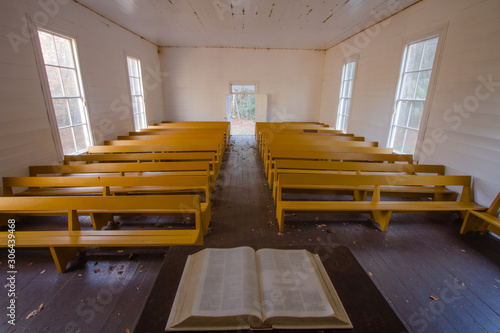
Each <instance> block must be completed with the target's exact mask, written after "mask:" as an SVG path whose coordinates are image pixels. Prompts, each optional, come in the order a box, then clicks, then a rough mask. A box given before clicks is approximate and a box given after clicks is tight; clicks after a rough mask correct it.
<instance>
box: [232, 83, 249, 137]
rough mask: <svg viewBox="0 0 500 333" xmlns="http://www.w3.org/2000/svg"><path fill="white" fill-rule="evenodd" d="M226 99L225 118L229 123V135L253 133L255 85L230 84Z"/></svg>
mask: <svg viewBox="0 0 500 333" xmlns="http://www.w3.org/2000/svg"><path fill="white" fill-rule="evenodd" d="M230 90H231V93H230V94H228V95H227V98H226V118H227V119H228V121H230V122H231V135H253V134H254V133H255V93H256V91H255V90H256V89H255V84H230Z"/></svg>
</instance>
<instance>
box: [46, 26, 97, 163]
mask: <svg viewBox="0 0 500 333" xmlns="http://www.w3.org/2000/svg"><path fill="white" fill-rule="evenodd" d="M38 37H39V40H40V47H41V50H42V56H43V63H44V65H45V73H46V74H47V80H48V84H49V88H50V97H51V102H52V103H48V105H52V107H53V111H54V114H55V118H56V123H57V132H58V134H59V138H60V142H61V146H62V150H63V154H65V155H72V154H78V153H82V152H84V151H86V150H87V147H88V146H90V145H91V144H92V136H91V133H90V127H89V125H88V124H89V121H88V113H87V109H86V103H85V97H84V93H83V88H82V80H81V76H80V69H79V66H78V61H77V60H78V58H77V56H76V51H75V49H76V43H75V40H74V39H72V38H69V37H66V36H62V35H58V34H55V33H51V32H48V31H44V30H38ZM47 98H48V97H47Z"/></svg>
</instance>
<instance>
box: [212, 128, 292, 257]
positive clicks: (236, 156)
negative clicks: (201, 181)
mask: <svg viewBox="0 0 500 333" xmlns="http://www.w3.org/2000/svg"><path fill="white" fill-rule="evenodd" d="M212 212H213V213H212V214H213V215H212V225H211V228H210V230H209V233H208V235H207V236H206V237H205V238H204V246H205V247H236V246H243V245H249V246H257V247H260V246H278V245H281V246H286V245H290V239H288V240H286V239H284V237H282V236H280V235H278V226H277V224H276V222H275V220H276V213H275V208H274V204H273V200H272V196H271V191H270V190H269V187H268V185H267V180H266V177H265V174H264V171H263V166H262V161H261V159H260V156H259V152H258V149H257V146H256V143H255V138H254V136H253V135H240V136H232V137H231V140H230V143H229V147H228V149H227V151H226V153H225V155H224V161H223V164H222V170H221V172H220V174H219V179H218V180H217V188H216V191H215V193H214V196H213V206H212Z"/></svg>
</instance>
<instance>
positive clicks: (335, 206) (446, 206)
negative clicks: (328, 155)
mask: <svg viewBox="0 0 500 333" xmlns="http://www.w3.org/2000/svg"><path fill="white" fill-rule="evenodd" d="M470 183H471V177H470V176H437V175H432V176H424V175H391V176H389V177H388V176H386V175H321V174H283V175H281V176H280V183H279V186H278V189H277V190H278V193H277V202H276V219H277V221H278V225H279V231H280V232H283V227H284V221H285V214H286V213H290V212H351V213H370V215H371V217H372V218H373V219H374V221H375V222H376V223H378V224H379V225H380V229H381V230H382V231H386V230H387V226H388V224H389V219H390V217H391V214H392V213H393V212H394V213H408V212H431V211H449V212H459V213H465V212H467V211H469V210H484V209H485V207H482V206H480V205H477V204H475V203H474V202H473V201H472V200H471V196H470ZM356 186H359V187H366V186H370V187H372V188H373V189H372V193H373V195H372V200H371V201H309V200H308V201H283V200H282V196H281V193H282V191H283V189H315V190H318V189H321V190H328V189H334V190H341V189H342V188H343V187H344V188H346V189H348V190H350V191H352V189H353V188H355V187H356ZM383 186H393V187H396V186H405V187H407V186H459V187H462V191H461V195H460V201H381V187H383Z"/></svg>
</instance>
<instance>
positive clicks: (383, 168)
mask: <svg viewBox="0 0 500 333" xmlns="http://www.w3.org/2000/svg"><path fill="white" fill-rule="evenodd" d="M444 169H445V168H444V165H427V164H401V163H370V162H328V161H304V160H277V161H276V162H275V169H274V173H273V184H272V189H273V199H274V202H276V200H277V198H276V197H277V188H278V187H279V176H280V175H281V174H291V173H293V174H313V173H314V174H326V175H328V174H379V173H382V174H384V175H387V176H388V177H390V176H392V175H393V174H410V175H411V174H427V175H428V174H435V175H444ZM381 191H382V192H383V194H384V195H391V194H392V195H401V193H402V192H404V193H405V195H406V196H408V195H414V196H424V197H430V198H431V199H434V200H455V199H456V192H454V191H451V190H448V189H446V188H444V187H436V186H433V187H412V188H409V187H406V188H405V187H403V186H398V187H392V188H388V187H385V188H382V189H381ZM368 192H369V190H365V191H361V190H358V191H355V192H354V194H355V196H354V198H353V199H355V200H365V199H366V195H367V194H368Z"/></svg>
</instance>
